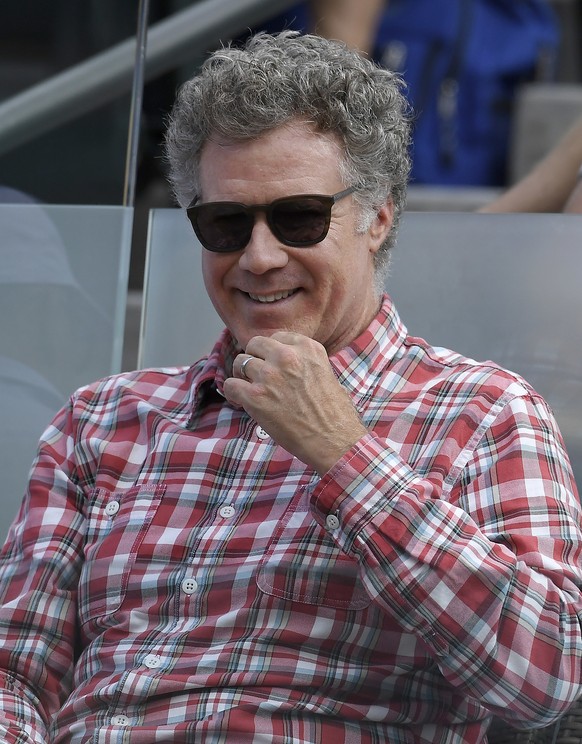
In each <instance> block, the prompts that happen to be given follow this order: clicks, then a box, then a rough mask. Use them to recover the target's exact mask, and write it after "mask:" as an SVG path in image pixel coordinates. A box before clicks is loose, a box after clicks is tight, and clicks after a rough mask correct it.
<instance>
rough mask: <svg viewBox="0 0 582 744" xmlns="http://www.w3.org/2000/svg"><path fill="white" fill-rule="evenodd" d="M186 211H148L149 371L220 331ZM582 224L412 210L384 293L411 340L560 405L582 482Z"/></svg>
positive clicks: (200, 347)
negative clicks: (498, 370)
mask: <svg viewBox="0 0 582 744" xmlns="http://www.w3.org/2000/svg"><path fill="white" fill-rule="evenodd" d="M201 250H202V249H201V247H200V245H199V244H198V242H197V240H196V237H195V236H194V234H193V232H192V230H191V228H190V226H189V224H188V222H187V220H186V217H185V215H184V214H183V213H182V212H181V211H180V210H154V211H153V212H152V213H151V221H150V232H149V244H148V267H147V272H146V279H145V287H144V308H145V313H144V316H143V319H142V320H143V325H142V332H141V339H140V349H141V364H142V365H143V366H150V365H155V366H160V365H164V364H189V363H191V362H193V361H195V360H196V359H197V358H198V357H200V356H202V355H203V354H205V353H207V352H208V351H209V349H210V348H211V345H212V341H213V340H214V339H215V338H216V335H217V332H218V330H219V329H220V327H221V322H220V321H219V320H218V317H217V315H216V313H215V311H214V309H213V308H212V305H211V303H210V301H209V300H208V298H207V296H206V293H205V290H204V285H203V282H202V277H201V272H200V267H199V260H200V259H199V252H200V251H201ZM581 276H582V217H579V216H576V215H559V214H556V215H554V214H543V215H542V214H527V215H523V214H474V213H450V212H448V213H447V212H439V213H414V212H408V213H406V214H405V215H404V217H403V220H402V227H401V232H400V235H399V238H398V245H397V246H396V248H395V249H394V255H393V262H392V267H391V271H390V275H389V277H388V279H387V283H386V287H387V290H388V292H389V293H390V294H391V295H392V297H393V299H394V300H395V303H396V307H397V308H398V310H399V312H400V314H401V316H402V318H403V321H404V322H405V324H406V325H407V326H408V329H409V332H410V333H411V334H413V335H416V336H421V337H424V338H426V339H427V340H428V341H429V342H430V343H431V344H433V345H441V346H445V347H449V348H452V349H454V350H455V351H458V352H460V353H463V354H465V355H466V356H469V357H473V358H477V359H493V360H494V361H496V362H498V363H499V364H501V365H502V366H504V367H506V368H509V369H511V370H514V371H515V372H518V373H520V374H522V375H523V376H524V377H525V378H526V379H527V380H528V381H529V382H530V383H531V384H533V386H534V387H535V388H536V389H537V390H538V392H539V393H540V394H541V395H543V396H544V397H545V398H546V399H547V400H548V402H549V403H550V405H551V406H552V408H553V410H554V412H555V414H556V418H557V419H558V423H559V424H560V427H561V430H562V433H563V435H564V438H565V440H566V443H567V447H568V452H569V454H570V457H571V460H572V462H573V465H574V470H575V473H576V477H577V481H578V483H579V484H582V352H581V351H580V349H582V322H581V320H580V319H581V318H582V293H581V292H580V288H579V284H580V277H581Z"/></svg>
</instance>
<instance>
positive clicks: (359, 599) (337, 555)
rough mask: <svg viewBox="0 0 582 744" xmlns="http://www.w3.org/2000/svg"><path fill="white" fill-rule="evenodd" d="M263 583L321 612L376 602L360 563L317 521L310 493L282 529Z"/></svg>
mask: <svg viewBox="0 0 582 744" xmlns="http://www.w3.org/2000/svg"><path fill="white" fill-rule="evenodd" d="M294 501H295V500H294ZM257 584H258V587H259V589H260V590H261V591H263V592H265V594H268V595H271V596H273V597H278V598H280V599H285V600H289V601H292V602H302V603H304V604H310V605H318V606H320V607H331V608H336V609H344V610H362V609H364V608H365V607H367V606H368V605H369V604H370V602H371V599H370V597H369V595H368V594H367V593H366V591H365V589H364V586H363V582H362V580H361V576H360V569H359V566H358V563H357V561H355V560H354V559H353V558H351V557H350V556H349V555H346V553H344V552H343V551H341V550H340V549H339V548H338V547H337V545H336V544H335V542H334V541H333V538H332V537H331V536H330V535H329V534H328V533H327V532H326V530H324V529H323V528H322V527H321V526H320V525H319V524H318V523H317V522H316V521H315V520H314V518H313V516H312V514H311V513H310V511H309V509H308V504H307V496H306V495H305V492H304V491H302V493H301V495H300V496H298V498H297V501H296V503H295V504H291V505H290V507H289V510H288V511H287V513H286V514H285V516H284V518H283V520H282V521H281V523H280V525H279V526H278V528H277V529H276V531H275V533H274V535H273V538H272V540H271V543H270V544H269V547H268V550H267V552H266V554H265V557H264V558H263V560H262V562H261V565H260V568H259V573H258V576H257Z"/></svg>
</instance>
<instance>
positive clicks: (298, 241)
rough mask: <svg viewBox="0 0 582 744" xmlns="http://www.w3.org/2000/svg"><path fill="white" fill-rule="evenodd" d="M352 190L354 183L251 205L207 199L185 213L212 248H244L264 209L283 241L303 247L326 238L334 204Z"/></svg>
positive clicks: (229, 251)
mask: <svg viewBox="0 0 582 744" xmlns="http://www.w3.org/2000/svg"><path fill="white" fill-rule="evenodd" d="M353 191H355V188H354V187H353V186H351V187H350V188H349V189H345V191H340V192H338V193H337V194H333V196H322V195H319V194H300V195H298V196H285V197H284V198H283V199H275V201H273V202H271V203H270V204H253V205H251V206H246V205H245V204H239V203H238V202H229V201H219V202H206V203H205V204H204V203H203V204H195V205H194V206H192V207H188V209H187V210H186V214H187V215H188V219H189V220H190V222H191V223H192V227H193V228H194V232H195V233H196V235H197V236H198V240H199V241H200V242H201V243H202V245H203V246H204V247H205V248H206V249H207V250H209V251H214V252H216V253H231V252H233V251H240V250H242V249H243V248H244V247H245V246H246V245H247V244H248V242H249V241H250V239H251V235H252V233H253V228H254V226H255V214H256V213H257V212H264V213H265V215H266V218H267V224H268V225H269V228H270V229H271V232H272V233H273V235H274V236H275V237H276V238H277V240H279V241H280V242H281V243H283V245H288V246H291V247H293V248H302V247H305V246H309V245H315V244H316V243H320V242H321V241H322V240H323V239H324V238H325V236H326V235H327V233H328V230H329V223H330V221H331V208H332V207H333V205H334V204H335V203H336V202H337V201H339V200H340V199H343V198H344V197H345V196H348V194H351V193H352V192H353Z"/></svg>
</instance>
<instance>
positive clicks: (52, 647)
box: [0, 32, 582, 744]
mask: <svg viewBox="0 0 582 744" xmlns="http://www.w3.org/2000/svg"><path fill="white" fill-rule="evenodd" d="M399 88H400V85H399V81H398V79H397V78H396V77H395V76H394V75H393V74H392V73H390V72H388V71H386V70H381V69H378V68H376V67H374V66H373V65H372V63H370V62H369V61H366V60H364V59H363V58H362V57H361V56H360V55H358V54H357V53H356V52H353V51H349V50H348V49H347V48H346V47H344V46H343V45H341V44H338V43H333V42H329V41H325V40H323V39H320V38H317V37H314V36H305V37H297V36H295V35H294V34H293V33H291V32H289V33H285V34H282V35H280V36H275V37H271V36H268V35H259V36H257V37H255V38H253V39H251V40H250V42H249V44H248V46H247V47H246V48H245V49H222V50H219V51H218V52H216V53H215V54H213V55H212V56H211V58H210V60H209V61H208V62H207V63H206V64H205V65H204V66H203V68H202V70H201V72H200V74H199V75H198V76H197V77H195V78H194V79H193V80H192V81H190V82H189V83H187V84H186V85H185V86H184V87H183V88H182V90H181V92H180V94H179V96H178V100H177V103H176V106H175V109H174V112H173V115H172V121H171V123H170V127H169V131H168V156H169V161H170V163H171V171H172V181H173V184H174V187H175V190H176V194H177V196H178V198H179V201H180V203H181V204H182V205H183V206H185V207H187V211H188V216H189V218H190V220H191V221H192V224H193V227H194V229H195V230H196V233H197V235H198V237H199V239H200V242H201V243H202V245H203V246H204V247H203V249H202V270H203V273H204V279H205V283H206V287H207V289H208V292H209V294H210V297H211V298H212V300H213V302H214V304H215V306H216V308H217V310H218V311H219V313H220V314H221V315H222V317H223V319H224V321H225V323H226V325H227V330H225V332H224V334H223V335H222V336H221V338H220V339H219V340H218V342H217V344H216V346H215V348H214V350H213V351H212V353H211V354H210V356H209V357H208V358H205V359H202V360H200V361H199V362H197V363H195V364H194V365H193V366H192V367H190V368H188V369H183V368H179V369H161V370H145V371H140V372H135V373H131V374H123V375H119V376H116V377H113V378H110V379H107V380H104V381H100V382H97V383H95V384H93V385H90V386H88V387H86V388H83V389H81V390H80V391H78V392H77V393H75V394H74V395H73V396H72V398H71V401H70V404H69V406H68V407H67V408H66V409H65V410H63V411H62V412H61V413H60V414H59V415H58V416H57V417H56V419H55V420H54V422H53V424H52V426H51V427H49V429H48V430H47V431H46V433H45V434H44V435H43V438H42V441H41V446H40V451H39V456H38V458H37V461H36V463H35V467H34V470H33V472H32V475H31V479H30V488H29V491H28V493H27V496H26V499H25V502H24V506H23V509H22V511H21V516H20V521H19V522H18V523H17V524H16V525H15V526H14V527H13V529H12V531H11V535H10V537H9V540H8V543H7V545H6V547H5V550H4V554H3V566H2V572H1V573H0V587H1V591H2V596H1V597H0V599H1V600H2V603H1V605H0V631H1V633H2V642H1V643H0V669H2V670H4V671H3V675H2V688H3V690H2V695H1V699H0V702H1V706H0V710H2V714H1V715H2V718H1V719H0V720H1V721H2V724H1V725H2V726H3V738H4V739H5V740H6V741H10V742H13V741H14V742H16V741H19V742H23V741H34V742H44V741H51V742H88V741H91V742H121V741H123V742H124V744H134V743H136V742H148V744H149V743H150V742H154V741H155V742H160V741H172V742H183V741H186V742H213V743H214V742H216V743H218V742H225V741H227V742H236V743H237V744H238V743H239V742H277V743H282V742H285V743H287V744H291V743H293V744H296V743H301V742H303V743H306V744H307V743H309V744H312V743H315V742H324V743H327V742H337V743H338V744H339V742H359V743H362V744H364V743H365V744H371V743H372V742H390V744H401V743H404V742H406V743H407V744H409V743H411V742H418V743H419V744H420V743H421V742H422V743H423V744H428V743H429V742H435V743H436V742H439V744H444V743H445V742H450V743H451V744H452V743H453V742H456V743H461V742H464V743H467V744H469V743H471V744H473V743H475V742H479V741H484V737H485V732H486V729H487V727H488V724H489V722H490V720H491V718H492V716H493V715H498V716H502V717H504V718H505V719H507V720H508V721H511V722H514V723H515V724H516V725H518V726H521V727H528V726H540V725H544V724H548V723H549V722H551V721H552V720H553V719H555V718H556V717H557V716H559V715H560V713H561V712H563V711H564V710H566V709H567V707H568V706H569V705H570V704H571V703H572V701H573V700H574V699H575V698H576V696H577V695H578V694H579V693H580V686H581V683H580V679H581V671H582V664H581V662H582V631H581V628H580V614H581V612H582V601H581V598H580V585H581V583H582V570H581V566H580V547H581V545H582V535H581V534H580V508H579V502H578V499H577V496H576V492H575V486H574V484H573V481H572V477H571V472H570V468H569V465H568V460H567V456H566V454H565V453H564V451H563V446H562V444H561V440H560V437H559V434H558V432H557V430H556V426H555V424H554V422H553V419H552V416H551V413H550V412H549V411H548V408H547V406H546V405H545V403H544V402H543V401H542V400H541V399H540V398H539V396H537V395H536V393H535V392H534V391H533V390H532V389H531V388H530V387H529V386H528V385H527V383H525V382H524V381H522V380H521V379H520V378H518V377H516V376H515V375H513V374H511V373H509V372H505V371H503V370H500V369H498V368H496V367H495V366H494V365H492V364H490V363H488V364H479V363H477V362H474V361H471V360H468V359H464V358H463V357H461V356H459V355H457V354H454V353H453V352H447V351H443V350H442V349H441V350H436V349H433V348H431V347H430V346H428V345H427V344H426V343H425V342H424V341H422V340H420V339H415V338H411V337H408V336H407V334H406V330H405V329H404V327H403V325H402V323H401V322H400V320H399V318H398V315H397V312H396V310H395V308H394V307H393V306H392V303H391V301H390V299H389V297H387V296H382V294H381V290H380V287H381V286H382V284H383V274H384V271H385V268H386V264H387V255H388V253H387V252H388V249H389V247H390V245H391V243H392V242H393V240H394V237H395V225H396V223H397V221H398V217H399V214H400V211H401V210H402V206H403V201H404V195H405V184H406V179H407V173H408V169H409V161H408V156H407V145H408V127H407V121H406V119H407V116H406V109H405V104H404V101H403V98H402V96H401V93H400V90H399ZM421 270H422V267H419V271H421Z"/></svg>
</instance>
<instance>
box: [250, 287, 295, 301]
mask: <svg viewBox="0 0 582 744" xmlns="http://www.w3.org/2000/svg"><path fill="white" fill-rule="evenodd" d="M295 292H297V290H296V289H289V290H285V291H284V292H273V294H267V295H257V294H253V293H252V292H247V294H248V296H249V297H250V298H251V300H254V301H255V302H263V303H269V302H278V301H279V300H285V299H286V298H287V297H291V295H293V294H295Z"/></svg>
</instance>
